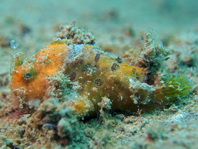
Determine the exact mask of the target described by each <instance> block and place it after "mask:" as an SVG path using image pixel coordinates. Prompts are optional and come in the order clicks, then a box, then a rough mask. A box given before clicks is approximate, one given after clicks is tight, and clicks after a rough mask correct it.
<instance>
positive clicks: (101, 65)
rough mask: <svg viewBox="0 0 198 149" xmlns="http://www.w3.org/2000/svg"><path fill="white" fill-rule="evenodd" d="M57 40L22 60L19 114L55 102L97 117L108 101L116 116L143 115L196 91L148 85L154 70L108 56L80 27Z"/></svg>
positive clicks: (15, 87)
mask: <svg viewBox="0 0 198 149" xmlns="http://www.w3.org/2000/svg"><path fill="white" fill-rule="evenodd" d="M57 36H58V38H57V39H56V40H54V41H53V42H51V43H50V44H49V45H48V46H46V47H45V48H44V49H43V50H41V51H39V52H38V53H37V54H36V55H34V56H33V57H32V58H29V59H25V60H21V59H20V58H16V60H15V67H14V70H13V72H12V73H11V83H10V89H11V92H12V93H11V94H12V95H11V100H12V105H13V107H12V108H13V109H16V108H21V109H25V110H26V112H27V113H30V111H31V112H32V110H30V109H31V107H30V103H33V102H34V101H38V102H39V103H42V102H44V101H45V100H48V99H49V98H51V97H55V98H58V99H60V101H62V102H64V106H65V107H70V108H72V109H73V110H74V112H75V113H76V114H77V115H78V116H81V117H82V116H87V115H89V114H91V113H96V112H97V111H98V110H99V108H100V107H99V104H98V103H100V102H101V101H102V99H103V98H104V97H105V98H108V99H110V101H111V109H112V110H127V111H137V110H138V109H139V108H145V109H149V108H151V107H152V106H153V105H156V104H160V103H162V101H165V103H167V102H168V101H172V100H175V99H176V97H177V96H178V94H180V93H183V92H182V91H181V89H183V91H184V90H185V95H186V94H188V93H189V91H190V89H189V88H187V87H183V86H182V87H181V88H179V87H178V84H177V83H175V82H174V81H178V80H182V79H181V78H179V79H175V78H177V77H170V78H169V80H168V83H167V82H166V83H165V84H163V83H162V82H161V83H159V84H157V85H156V84H148V83H147V82H146V80H148V77H149V76H148V72H149V70H148V68H139V67H136V66H132V65H131V64H130V63H128V62H126V61H125V59H123V58H121V57H118V56H116V55H114V54H111V53H108V52H105V51H103V50H102V49H100V48H99V47H98V46H97V45H96V44H95V42H94V37H93V35H92V34H90V33H88V32H85V31H84V30H83V29H80V28H77V27H76V26H74V25H69V26H64V27H62V28H61V31H60V32H59V33H58V35H57ZM19 60H21V61H19ZM154 79H155V78H154ZM153 82H155V81H153ZM163 82H164V81H163ZM176 86H177V88H176Z"/></svg>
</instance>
